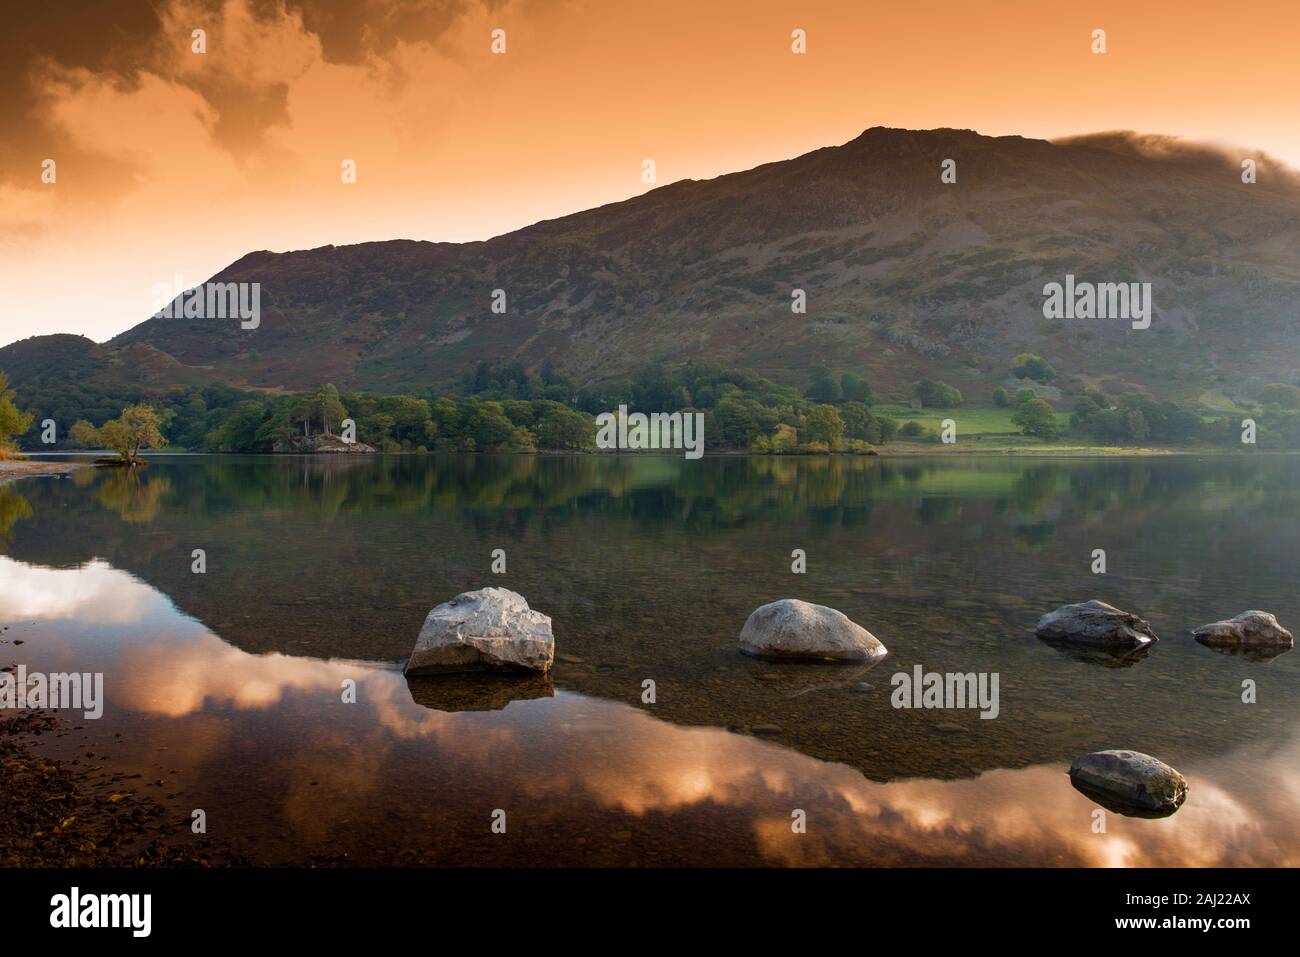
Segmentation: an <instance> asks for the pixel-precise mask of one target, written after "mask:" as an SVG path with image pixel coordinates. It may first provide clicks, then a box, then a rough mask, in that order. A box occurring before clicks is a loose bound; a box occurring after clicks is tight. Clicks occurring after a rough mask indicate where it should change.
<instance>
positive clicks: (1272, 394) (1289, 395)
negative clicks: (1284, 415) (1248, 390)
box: [1259, 382, 1300, 409]
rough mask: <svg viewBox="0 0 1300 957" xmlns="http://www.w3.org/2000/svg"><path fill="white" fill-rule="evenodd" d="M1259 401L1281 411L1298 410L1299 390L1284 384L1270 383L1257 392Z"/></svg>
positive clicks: (1299, 402) (1299, 405) (1299, 407)
mask: <svg viewBox="0 0 1300 957" xmlns="http://www.w3.org/2000/svg"><path fill="white" fill-rule="evenodd" d="M1259 401H1260V402H1261V403H1263V404H1264V405H1276V406H1278V407H1279V408H1282V409H1300V389H1297V388H1296V387H1295V386H1293V385H1287V384H1286V383H1285V382H1270V383H1269V384H1268V385H1266V386H1264V388H1262V389H1260V390H1259Z"/></svg>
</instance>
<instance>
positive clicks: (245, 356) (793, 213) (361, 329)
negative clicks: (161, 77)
mask: <svg viewBox="0 0 1300 957" xmlns="http://www.w3.org/2000/svg"><path fill="white" fill-rule="evenodd" d="M1244 155H1251V156H1256V157H1258V160H1259V181H1258V182H1257V183H1255V184H1249V185H1248V184H1244V183H1243V182H1242V175H1241V157H1238V156H1230V155H1227V154H1225V153H1221V152H1218V151H1215V150H1211V149H1208V148H1200V147H1190V146H1184V145H1181V144H1178V143H1176V142H1173V141H1169V140H1160V139H1155V138H1143V137H1138V136H1135V135H1131V134H1101V135H1096V136H1088V137H1078V138H1073V139H1070V140H1065V141H1058V142H1047V141H1043V140H1033V139H1026V138H1022V137H1017V136H1006V137H988V136H982V135H979V134H977V133H974V132H971V131H967V130H949V129H942V130H932V131H922V132H915V131H907V130H897V129H883V128H874V129H870V130H867V131H866V132H865V133H863V134H862V135H861V136H859V137H857V138H856V139H854V140H852V141H850V142H848V143H846V144H844V145H842V146H837V147H829V148H825V149H819V150H816V151H814V152H811V153H808V154H806V155H803V156H799V157H797V158H795V159H791V160H786V161H782V162H775V163H769V164H766V165H763V166H759V167H757V168H755V169H752V170H748V171H746V172H740V173H732V174H729V175H725V176H720V177H718V178H716V179H712V180H707V181H691V180H688V181H683V182H678V183H674V184H672V185H669V186H664V187H662V188H659V189H655V190H652V191H650V192H648V193H646V194H644V195H642V196H638V197H636V198H634V199H630V200H627V201H625V202H620V203H614V204H610V205H607V206H602V207H599V208H597V209H591V210H587V211H584V212H580V213H575V214H573V215H570V216H566V217H563V218H561V219H556V220H550V221H546V222H541V223H538V224H536V225H533V226H530V227H528V228H525V229H521V230H518V231H516V232H512V233H508V234H506V235H503V236H499V237H496V238H494V239H491V240H488V241H486V242H473V243H461V244H453V243H433V242H415V241H409V240H393V241H389V242H375V243H364V244H360V245H356V246H343V247H334V246H325V247H321V248H319V249H311V250H304V251H297V252H288V253H272V252H254V253H250V254H248V255H246V256H244V257H243V258H242V259H240V260H238V261H237V262H235V263H233V264H232V265H230V266H229V267H227V268H226V269H224V270H222V271H221V272H220V273H219V274H218V275H217V276H215V277H213V281H220V282H257V283H260V284H261V297H262V298H261V305H262V315H261V322H260V326H259V327H258V328H257V329H254V330H242V329H240V328H239V324H238V322H237V321H236V320H215V319H178V318H151V319H148V320H146V321H144V322H142V323H140V324H139V325H137V326H135V327H134V328H132V329H130V330H129V331H127V332H125V333H122V334H121V335H119V336H117V337H116V338H114V339H112V340H111V341H110V342H108V343H106V344H103V345H97V344H95V343H92V342H90V341H89V340H84V339H78V338H76V337H67V336H48V337H41V338H36V339H30V340H25V341H23V342H20V343H15V344H13V345H10V346H8V347H6V348H4V349H2V350H0V368H3V369H5V370H6V371H7V372H8V373H9V374H10V376H11V378H12V379H13V380H14V382H15V384H17V385H19V386H22V385H23V384H24V383H26V382H29V381H33V380H34V379H38V378H40V377H48V376H50V375H58V374H71V373H74V372H75V374H77V375H85V376H91V377H94V378H96V379H103V380H104V381H113V382H117V381H130V380H132V379H134V380H135V381H144V382H146V383H148V384H151V385H153V384H156V385H162V384H167V383H171V382H176V383H187V384H193V383H200V382H224V383H228V384H232V385H238V386H244V387H252V388H265V389H279V388H289V389H304V388H308V387H313V386H316V385H318V384H319V383H321V382H326V381H330V382H334V383H335V384H337V385H338V386H339V387H340V388H341V389H349V388H360V389H365V390H372V391H383V392H397V391H417V390H423V389H425V388H428V387H430V386H433V387H438V388H443V387H449V386H451V385H454V384H455V382H456V381H457V380H458V379H460V378H461V377H462V376H464V375H465V374H466V373H467V372H468V371H469V370H471V369H472V368H473V367H474V365H475V363H476V362H478V361H479V360H489V361H502V360H507V361H508V360H514V359H517V360H519V361H520V362H522V363H523V364H524V365H525V366H526V367H528V368H530V369H535V368H537V367H538V366H540V365H541V364H542V363H543V362H544V361H547V360H549V361H550V362H551V363H552V364H553V365H554V366H555V367H557V368H558V369H560V370H563V371H565V372H567V373H568V374H569V375H570V376H571V377H573V378H575V379H576V380H578V381H579V382H587V381H596V380H602V379H608V378H611V377H617V376H621V375H625V374H627V373H628V372H629V371H631V370H633V369H635V368H636V367H638V366H640V365H643V364H644V363H646V362H649V361H667V362H688V361H696V362H698V361H711V362H718V363H722V364H726V365H731V366H740V367H748V368H753V369H755V370H757V371H759V372H761V373H763V374H765V375H767V376H769V377H771V378H774V379H777V380H779V381H788V382H795V383H800V384H802V383H803V382H804V381H805V376H806V373H805V370H806V369H807V367H808V366H810V365H813V364H824V365H827V366H830V367H831V368H832V369H835V370H842V369H851V368H858V367H862V368H865V369H866V371H867V373H868V376H869V378H870V379H871V381H872V383H873V385H874V386H875V387H876V391H877V394H883V395H886V396H888V395H890V394H891V393H893V394H896V395H901V394H903V392H904V391H905V390H906V388H907V385H908V383H910V382H911V381H913V380H914V379H916V378H918V377H920V376H922V375H925V376H930V377H933V378H941V379H945V380H947V381H949V382H952V383H953V384H955V385H957V386H958V387H959V388H961V389H962V390H963V391H964V392H966V393H967V395H968V396H971V397H974V398H976V399H979V398H987V397H988V395H989V394H990V393H991V392H992V390H993V389H994V388H995V387H996V386H997V385H998V384H999V383H1000V382H1001V380H1002V379H1004V378H1005V376H1006V370H1007V367H1008V365H1009V363H1010V360H1011V359H1012V358H1013V357H1014V356H1015V355H1016V354H1018V353H1021V352H1026V351H1028V352H1035V353H1038V354H1041V355H1043V356H1045V357H1046V358H1047V359H1048V360H1049V361H1050V362H1051V363H1052V364H1053V365H1054V366H1055V367H1056V368H1057V370H1058V372H1061V373H1064V374H1065V375H1067V376H1073V377H1074V380H1075V381H1076V382H1077V383H1080V384H1098V385H1102V386H1103V387H1106V388H1109V389H1114V390H1118V391H1125V390H1131V389H1139V390H1147V391H1152V392H1154V393H1156V394H1158V395H1162V396H1170V397H1175V396H1178V397H1186V396H1191V395H1196V394H1199V393H1200V392H1201V391H1203V390H1205V389H1209V388H1222V389H1224V390H1226V391H1229V392H1233V391H1240V390H1243V389H1250V388H1255V387H1257V386H1258V384H1260V383H1263V382H1269V381H1277V380H1283V381H1293V380H1295V379H1296V378H1297V370H1300V346H1298V345H1297V342H1298V341H1300V339H1298V337H1297V332H1300V328H1298V327H1300V316H1298V315H1297V303H1300V178H1298V177H1297V174H1295V173H1294V172H1292V171H1289V170H1287V169H1286V168H1285V167H1283V166H1281V165H1280V164H1276V163H1273V162H1271V161H1269V160H1268V158H1267V157H1260V156H1259V155H1258V154H1243V156H1244ZM947 158H952V159H955V160H956V162H957V170H956V172H957V182H956V183H954V184H945V183H942V182H941V181H940V169H941V164H942V163H943V161H944V160H945V159H947ZM1067 274H1072V275H1074V276H1076V277H1077V278H1078V279H1079V280H1080V281H1091V282H1116V283H1118V282H1139V281H1149V282H1151V283H1152V296H1153V300H1154V307H1155V308H1154V319H1153V321H1152V324H1151V328H1149V329H1146V330H1134V329H1132V328H1130V323H1129V322H1127V321H1125V320H1122V319H1060V320H1054V319H1046V318H1044V315H1043V286H1044V284H1045V283H1048V282H1063V281H1064V280H1065V276H1066V275H1067ZM796 288H800V289H803V290H805V291H806V293H807V302H808V305H807V313H806V314H805V315H798V314H794V313H792V310H791V292H792V290H793V289H796ZM494 289H502V290H504V291H505V293H506V297H507V298H506V305H507V312H506V314H504V315H499V314H494V313H493V312H492V309H491V304H492V294H493V290H494Z"/></svg>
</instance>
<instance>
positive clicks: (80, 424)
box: [68, 419, 103, 449]
mask: <svg viewBox="0 0 1300 957" xmlns="http://www.w3.org/2000/svg"><path fill="white" fill-rule="evenodd" d="M68 443H69V444H70V445H71V446H72V447H73V448H75V449H93V448H96V447H98V446H100V445H102V444H103V443H102V442H101V441H100V438H99V429H97V428H95V427H94V426H93V425H91V424H90V423H89V422H87V421H86V420H85V419H78V420H77V421H76V422H73V423H72V428H70V429H68Z"/></svg>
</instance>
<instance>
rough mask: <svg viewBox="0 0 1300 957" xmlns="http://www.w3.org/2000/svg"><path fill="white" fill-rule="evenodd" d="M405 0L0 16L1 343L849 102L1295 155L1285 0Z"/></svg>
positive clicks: (906, 119) (844, 135) (594, 178)
mask: <svg viewBox="0 0 1300 957" xmlns="http://www.w3.org/2000/svg"><path fill="white" fill-rule="evenodd" d="M412 3H413V0H364V2H363V0H355V2H352V3H349V4H339V3H338V2H337V0H158V2H156V3H154V4H153V5H152V6H150V7H141V8H139V9H140V10H141V11H142V12H141V20H142V22H145V21H148V22H150V23H152V29H147V28H146V26H141V27H140V28H139V29H138V31H136V32H132V31H133V30H135V27H134V26H133V25H123V24H113V23H109V24H89V25H87V24H84V23H83V25H82V26H81V27H80V29H83V30H93V31H96V32H95V33H94V35H93V36H89V37H83V38H77V37H75V36H74V37H72V40H73V41H75V40H77V39H84V40H85V43H84V44H82V45H81V46H80V47H77V48H75V49H73V48H70V47H68V43H69V40H68V38H67V37H66V35H65V34H59V33H58V30H60V29H62V30H64V31H67V30H77V29H79V28H78V26H77V24H78V22H79V21H78V19H77V18H75V17H66V18H63V19H61V20H60V21H59V22H60V24H61V26H59V25H54V24H52V23H51V24H45V25H33V24H18V23H4V24H0V26H4V27H6V28H12V29H11V30H10V37H11V39H10V40H8V41H0V56H3V54H5V53H6V52H10V53H11V54H12V55H11V56H10V57H9V59H10V62H11V63H13V62H20V63H21V66H20V68H16V69H12V70H11V71H10V72H9V73H7V74H0V83H3V86H0V95H3V96H2V97H0V98H3V99H4V100H5V101H6V102H8V103H10V104H11V106H10V107H9V109H10V115H9V116H8V117H0V119H3V120H7V126H2V127H0V133H5V134H6V136H5V138H6V139H7V140H8V144H7V146H0V288H2V289H3V290H4V293H5V295H4V296H3V298H2V299H0V343H7V342H10V341H13V340H15V339H21V338H25V337H26V336H29V335H36V334H44V333H49V332H78V333H82V334H85V335H89V336H92V337H93V338H96V339H100V340H102V339H105V338H107V337H109V336H111V335H114V334H116V333H118V332H120V331H122V330H124V329H127V328H129V327H130V326H132V325H134V324H136V323H137V322H139V321H141V320H143V319H144V318H146V316H147V315H148V314H149V312H150V311H151V309H152V300H153V295H152V288H153V285H154V284H155V283H158V282H163V281H170V280H171V279H172V277H173V275H174V274H176V273H180V274H181V275H183V276H184V278H185V280H186V281H187V283H188V284H190V285H193V284H196V283H198V282H201V281H203V280H204V279H206V278H208V276H209V275H211V274H212V273H214V272H215V271H217V270H218V269H220V268H221V267H223V266H225V265H226V264H228V263H230V262H232V261H234V260H235V259H238V258H239V257H240V256H241V255H243V254H244V253H245V252H248V251H250V250H254V249H273V250H284V249H298V248H306V247H312V246H320V245H325V244H329V243H334V244H338V245H342V244H345V243H355V242H362V241H366V240H379V239H391V238H397V237H403V238H412V239H434V240H467V239H483V238H487V237H489V236H493V235H496V234H499V233H501V232H505V231H508V230H510V229H514V228H517V227H519V226H524V225H527V224H529V223H532V222H535V221H537V220H538V219H543V218H548V217H553V216H557V215H562V214H564V213H568V212H572V211H575V210H578V209H583V208H587V207H591V206H596V205H600V204H602V203H606V202H611V201H615V200H620V199H625V198H627V197H629V196H633V195H636V194H638V193H641V192H644V191H645V190H646V189H649V188H651V187H649V186H647V185H645V184H643V183H642V182H641V178H640V177H641V162H642V160H643V159H647V158H651V159H654V160H655V162H656V164H657V171H658V184H659V185H663V184H666V183H670V182H672V181H674V180H678V179H682V178H703V177H709V176H714V175H717V174H718V173H722V172H728V171H732V170H736V169H743V168H747V167H750V166H754V165H756V164H758V163H761V162H766V161H769V160H776V159H784V158H787V157H790V156H794V155H797V154H799V153H802V152H806V151H808V150H810V149H815V148H817V147H820V146H825V145H831V144H838V143H841V142H844V141H846V140H849V139H852V138H853V137H854V136H856V135H857V134H858V133H860V132H861V131H862V130H863V129H865V128H867V127H870V126H902V127H910V128H932V127H938V126H952V127H964V128H973V129H976V130H978V131H980V132H983V133H989V134H1008V133H1018V134H1022V135H1025V136H1034V137H1045V138H1047V137H1055V136H1062V135H1067V134H1073V133H1081V132H1093V131H1097V130H1109V129H1135V130H1139V131H1142V132H1149V133H1165V134H1173V135H1177V136H1181V137H1185V138H1188V139H1192V140H1207V141H1212V142H1216V143H1222V144H1226V145H1236V146H1244V147H1250V148H1252V149H1261V150H1263V151H1265V152H1267V153H1269V154H1272V155H1273V156H1275V157H1277V158H1278V159H1281V160H1284V161H1286V162H1287V163H1289V164H1290V165H1293V166H1300V122H1297V119H1298V117H1297V103H1298V102H1300V65H1298V64H1300V54H1298V53H1297V51H1298V50H1300V8H1298V7H1297V6H1296V5H1295V4H1294V2H1293V0H1287V2H1283V0H1263V2H1258V3H1253V4H1249V5H1241V4H1237V3H1228V2H1213V0H1179V2H1168V0H1146V2H1142V3H1132V2H1131V0H1130V2H1107V0H1092V2H1075V0H1001V2H998V0H989V2H985V3H974V2H962V0H949V2H918V0H911V2H909V3H906V4H894V3H877V2H868V0H854V2H838V3H832V2H814V3H779V2H770V0H709V2H699V0H695V2H690V3H683V2H678V0H661V2H655V3H640V2H631V0H622V2H604V3H597V2H594V0H586V2H583V0H577V2H561V0H554V2H542V0H531V2H528V0H525V2H520V0H507V2H494V3H490V4H486V5H484V4H478V3H474V2H471V0H443V2H441V3H440V2H437V0H428V2H423V3H417V4H414V6H412ZM286 4H287V5H286ZM130 5H131V3H130V0H124V3H123V7H127V6H130ZM154 10H156V11H158V12H157V13H156V14H155V13H153V12H152V11H154ZM343 11H346V12H343ZM356 11H364V16H362V15H360V14H357V12H356ZM17 16H18V15H17V14H14V13H5V14H4V17H5V18H6V20H11V19H13V18H15V17H17ZM33 16H34V15H33ZM349 17H350V18H351V20H349V19H348V18H349ZM152 18H156V22H152ZM25 27H31V29H30V30H29V31H28V33H26V34H24V32H23V30H24V28H25ZM37 27H41V28H40V29H37ZM195 27H202V28H204V29H206V30H207V31H208V52H207V53H206V54H203V55H198V54H195V53H192V52H191V49H190V45H191V36H190V33H191V30H192V29H194V28H195ZM496 27H500V28H503V29H505V30H506V37H507V52H506V53H505V54H504V55H493V54H492V53H491V52H490V49H489V44H490V32H491V30H492V29H493V28H496ZM795 28H802V29H804V30H806V31H807V37H808V52H807V53H806V54H805V55H802V56H799V55H795V54H793V53H792V52H791V51H790V33H791V31H792V30H793V29H795ZM1094 28H1103V29H1105V30H1106V31H1107V40H1108V47H1109V50H1108V52H1107V53H1106V54H1105V55H1100V56H1099V55H1094V54H1093V53H1091V52H1090V49H1089V46H1090V42H1091V40H1090V34H1091V31H1092V30H1093V29H1094ZM0 32H3V31H0ZM51 38H61V39H59V40H58V42H60V43H62V44H63V47H56V45H55V44H56V40H55V39H51ZM4 43H9V44H10V45H11V47H12V50H10V51H7V50H6V49H5V48H4V46H3V44H4ZM43 44H48V48H46V47H45V46H43ZM15 51H16V52H15ZM19 53H21V56H19V55H18V54H19ZM13 104H17V105H13ZM0 109H3V108H0ZM45 158H53V159H55V161H56V162H57V163H58V164H59V165H58V180H57V182H56V183H55V184H54V185H44V184H42V183H41V181H40V176H41V161H42V159H45ZM344 159H353V160H355V161H356V163H357V170H358V182H357V183H356V184H355V185H345V184H343V183H342V182H341V180H340V164H341V162H342V161H343V160H344Z"/></svg>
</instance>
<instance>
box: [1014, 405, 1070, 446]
mask: <svg viewBox="0 0 1300 957" xmlns="http://www.w3.org/2000/svg"><path fill="white" fill-rule="evenodd" d="M1011 422H1012V424H1014V425H1017V426H1019V427H1020V431H1021V432H1022V433H1024V434H1025V435H1036V436H1038V438H1040V439H1042V440H1043V441H1044V442H1050V441H1052V440H1053V439H1055V438H1056V437H1057V435H1059V434H1060V430H1059V429H1058V427H1057V425H1056V414H1055V413H1054V412H1053V411H1052V407H1051V406H1050V405H1048V404H1047V403H1046V402H1044V401H1043V400H1042V399H1032V400H1030V401H1029V402H1026V403H1024V404H1023V405H1021V406H1020V408H1018V409H1016V411H1015V413H1014V414H1013V415H1012V416H1011Z"/></svg>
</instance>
